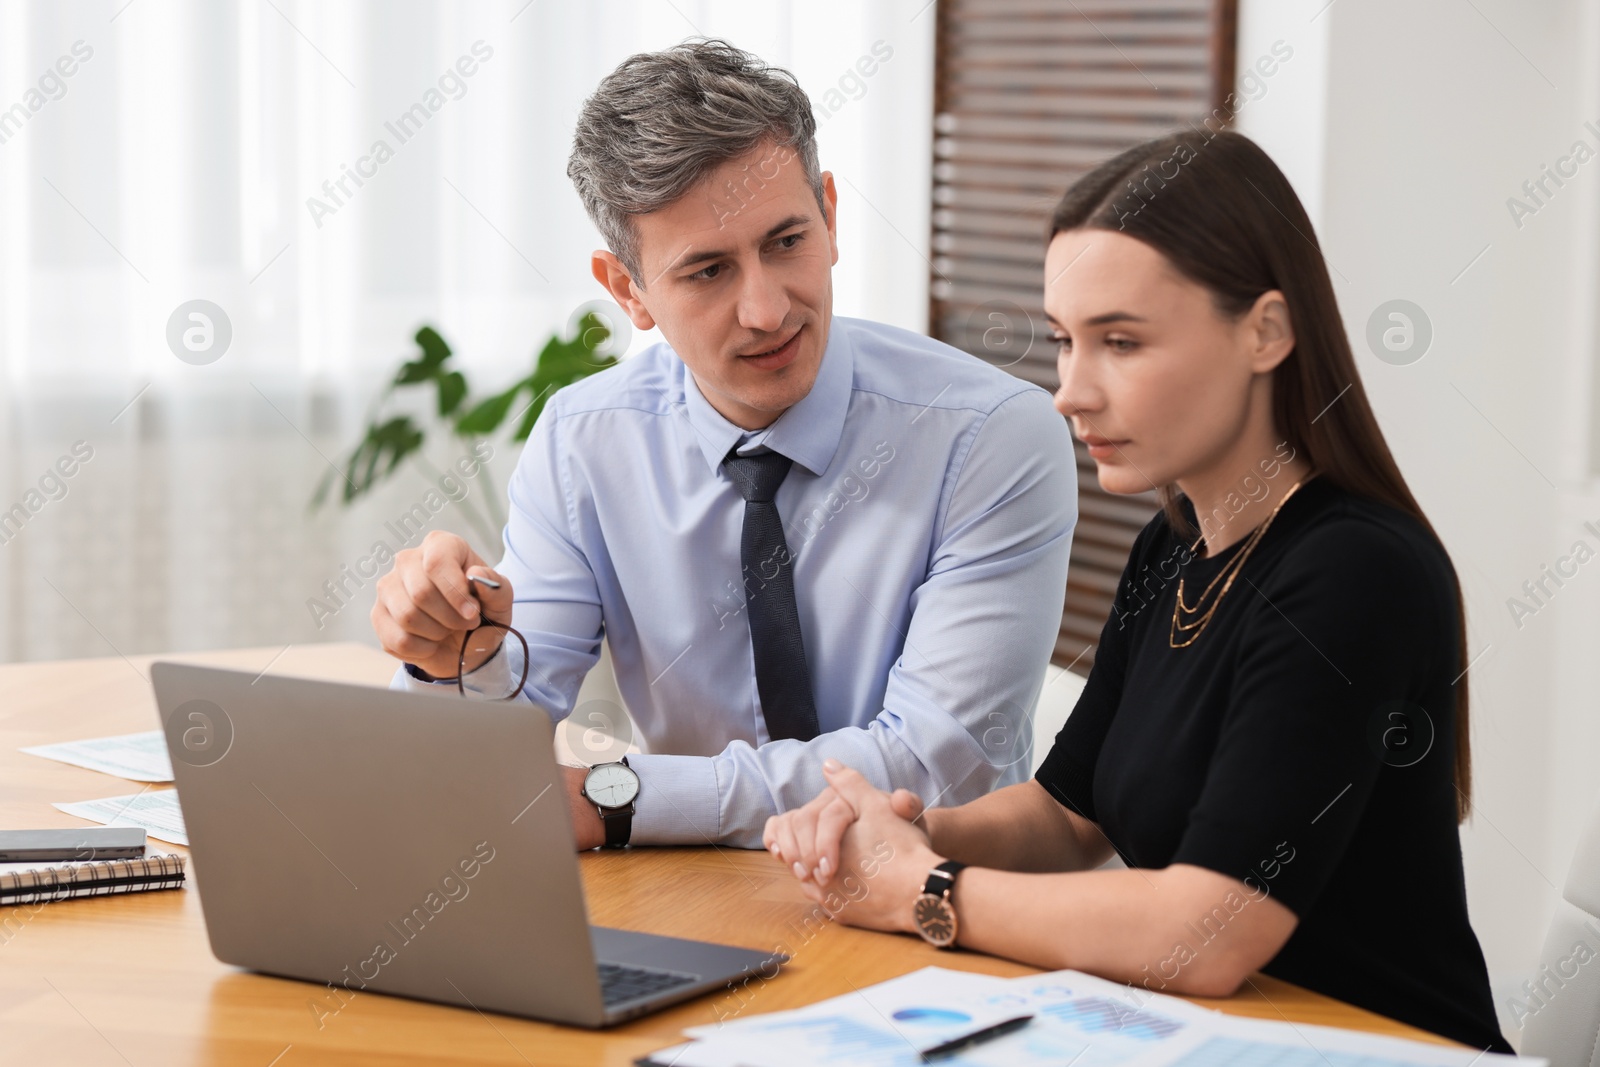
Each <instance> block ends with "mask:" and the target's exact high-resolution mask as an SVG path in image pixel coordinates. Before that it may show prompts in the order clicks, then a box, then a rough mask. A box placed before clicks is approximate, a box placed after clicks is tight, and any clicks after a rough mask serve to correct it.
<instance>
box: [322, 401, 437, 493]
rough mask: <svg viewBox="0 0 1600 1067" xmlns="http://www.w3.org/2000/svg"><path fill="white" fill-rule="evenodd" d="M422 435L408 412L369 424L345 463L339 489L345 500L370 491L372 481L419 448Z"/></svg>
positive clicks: (388, 471)
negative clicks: (378, 422) (341, 488)
mask: <svg viewBox="0 0 1600 1067" xmlns="http://www.w3.org/2000/svg"><path fill="white" fill-rule="evenodd" d="M423 439H424V434H423V432H422V430H421V429H419V428H418V427H417V425H416V424H415V423H414V422H412V421H411V418H410V416H407V415H398V416H396V417H394V418H392V419H390V420H389V421H388V422H385V423H381V424H378V425H373V426H368V427H367V433H366V436H365V437H363V438H362V440H361V443H360V444H359V445H357V446H356V449H355V451H354V452H352V453H351V454H350V460H349V462H348V463H347V464H346V473H345V479H344V490H343V493H342V495H343V497H344V501H345V503H347V504H348V503H349V502H350V501H352V500H354V499H356V497H359V496H363V495H365V494H366V493H368V492H370V491H371V490H372V487H373V485H374V484H376V483H377V482H379V481H381V480H382V479H384V478H386V477H388V476H389V474H390V473H391V472H393V471H394V469H395V468H396V467H397V466H399V465H400V461H401V460H403V459H405V458H406V457H407V456H409V455H410V454H411V453H413V452H415V451H417V449H419V448H421V447H422V442H423Z"/></svg>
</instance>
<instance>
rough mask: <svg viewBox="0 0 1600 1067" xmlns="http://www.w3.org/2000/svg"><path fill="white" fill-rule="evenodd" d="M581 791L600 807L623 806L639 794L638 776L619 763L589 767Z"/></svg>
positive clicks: (631, 801)
mask: <svg viewBox="0 0 1600 1067" xmlns="http://www.w3.org/2000/svg"><path fill="white" fill-rule="evenodd" d="M583 792H584V795H586V796H587V797H588V798H589V799H590V800H592V801H594V802H595V803H596V804H598V805H600V806H601V807H602V808H625V807H627V806H628V805H629V804H632V803H633V798H634V797H637V796H638V795H639V776H638V775H637V774H634V773H633V771H631V770H630V769H628V768H627V767H624V766H623V765H622V764H620V763H602V764H600V766H598V767H593V768H590V770H589V773H588V775H586V776H585V777H584V779H583Z"/></svg>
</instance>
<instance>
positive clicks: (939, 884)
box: [922, 860, 967, 897]
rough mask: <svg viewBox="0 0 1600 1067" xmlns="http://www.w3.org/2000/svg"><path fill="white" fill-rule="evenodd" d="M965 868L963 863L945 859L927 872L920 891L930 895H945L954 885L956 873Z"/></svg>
mask: <svg viewBox="0 0 1600 1067" xmlns="http://www.w3.org/2000/svg"><path fill="white" fill-rule="evenodd" d="M966 869H967V865H966V864H965V863H957V862H956V861H955V860H945V861H944V862H943V863H941V864H939V866H937V867H935V868H934V869H933V870H931V871H929V872H928V879H927V881H925V882H923V883H922V891H923V892H924V893H927V894H929V895H931V896H936V897H945V896H948V895H949V893H950V891H951V890H952V889H954V888H955V887H956V875H958V874H960V873H961V872H962V871H964V870H966Z"/></svg>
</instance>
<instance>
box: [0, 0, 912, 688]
mask: <svg viewBox="0 0 1600 1067" xmlns="http://www.w3.org/2000/svg"><path fill="white" fill-rule="evenodd" d="M933 30H934V11H933V9H932V8H931V7H930V6H929V5H928V4H927V0H874V2H873V3H870V4H862V3H858V2H857V0H806V2H804V3H800V2H795V0H770V2H765V3H760V4H751V3H748V2H746V0H671V2H668V0H592V2H591V0H586V2H584V3H569V2H559V3H552V2H550V0H535V2H533V3H528V2H527V0H496V2H495V3H473V4H463V3H453V2H448V0H362V2H357V3H344V4H332V5H330V4H325V3H320V2H319V0H276V2H274V3H270V4H269V3H264V2H263V0H227V2H223V3H207V4H199V5H197V4H176V5H175V4H144V3H139V4H133V5H125V0H86V2H83V3H78V4H70V5H68V4H55V3H51V2H49V0H19V2H12V0H6V2H4V3H0V109H5V108H7V107H9V106H10V105H11V104H12V103H14V102H16V101H18V100H20V99H23V98H24V94H25V93H27V92H28V91H29V89H30V88H31V87H32V86H34V85H35V83H36V82H37V80H38V78H39V77H40V72H41V71H45V70H48V69H50V68H51V67H52V65H53V64H55V63H56V61H57V58H58V56H60V55H61V54H63V53H64V52H66V51H67V50H68V49H69V48H70V47H71V46H72V44H73V42H74V41H79V40H81V41H82V42H84V44H85V46H86V47H88V48H91V49H92V50H93V58H92V60H91V61H88V62H85V63H83V64H81V66H80V69H79V70H78V71H77V73H76V74H75V75H74V76H73V77H72V78H71V79H70V80H69V81H68V82H67V83H66V85H67V88H66V90H65V92H64V94H63V95H61V96H60V98H59V99H57V100H52V101H51V102H49V103H48V104H47V105H46V106H44V107H43V108H42V109H41V110H39V111H38V112H37V113H36V114H34V115H33V117H31V118H30V119H28V120H27V122H26V124H25V126H23V127H22V128H21V130H20V132H17V133H16V134H15V135H14V136H10V137H7V138H6V139H5V141H4V143H3V144H0V511H4V510H6V509H8V508H9V507H10V506H11V505H12V504H13V503H15V502H17V501H18V500H20V499H23V497H24V494H26V493H27V492H28V491H29V490H30V489H33V488H34V487H35V486H36V485H37V483H38V480H39V479H40V477H41V473H42V472H44V471H46V470H48V469H49V468H50V466H51V465H52V464H53V463H55V462H56V461H57V459H58V458H59V457H61V456H62V455H64V454H66V453H67V452H68V450H69V448H70V446H71V445H72V443H73V442H74V441H76V440H79V439H82V440H83V441H84V442H85V443H86V444H87V445H88V446H89V447H92V448H93V450H94V458H93V461H92V462H91V463H89V464H88V465H86V466H84V467H83V468H82V470H81V472H80V473H79V474H77V475H76V476H75V477H74V479H73V480H72V482H71V483H70V491H68V492H66V494H65V495H64V496H62V497H61V498H60V499H59V500H54V501H52V502H50V503H49V505H48V506H47V507H44V508H43V509H42V510H38V511H37V512H36V513H35V514H34V516H33V517H32V518H31V519H29V520H28V523H27V529H26V530H24V531H22V533H21V535H20V536H18V537H16V538H0V540H4V541H5V543H3V544H0V659H49V658H59V657H77V656H95V655H115V654H117V653H123V654H132V653H135V652H154V651H162V650H174V651H185V650H192V649H198V648H215V647H230V646H240V645H266V644H277V645H281V644H283V643H286V642H291V641H292V642H296V643H298V642H303V641H319V640H330V639H339V638H357V639H370V627H369V625H368V623H367V620H366V616H367V610H368V607H369V606H370V603H371V586H370V583H369V584H367V585H365V586H364V587H362V588H361V589H359V590H356V591H355V592H354V593H353V594H352V595H351V596H350V599H349V600H348V601H347V602H344V603H339V602H338V601H337V600H333V599H331V598H328V597H327V596H326V594H325V593H324V588H325V587H324V583H325V582H328V581H338V580H339V579H340V575H341V573H342V569H343V568H344V567H345V566H347V565H349V566H354V565H357V564H358V561H359V560H360V559H361V558H363V557H366V556H369V555H370V553H371V550H372V546H373V545H374V544H375V542H376V541H377V540H379V539H384V540H386V541H388V542H390V544H391V547H398V546H399V543H400V541H399V538H398V537H395V536H393V535H391V534H389V533H388V532H387V526H386V520H389V519H391V518H392V517H396V516H398V515H400V514H402V513H404V512H405V511H406V510H408V509H409V508H410V507H411V506H413V505H414V504H416V503H417V502H418V501H419V500H421V499H423V497H424V495H425V494H426V492H427V491H428V489H429V487H430V479H428V478H425V477H424V476H423V475H422V474H421V473H420V472H417V471H413V470H410V469H403V470H402V471H401V473H400V474H399V475H398V476H397V477H396V478H395V479H394V480H393V481H392V482H390V483H389V484H387V485H385V486H384V487H383V488H382V489H381V490H380V491H379V492H377V493H375V494H374V495H373V496H372V497H371V498H370V499H369V500H367V501H365V502H362V503H360V504H358V505H357V506H355V507H352V508H349V509H342V508H337V507H335V508H328V509H324V510H322V511H320V512H318V513H316V514H314V515H311V514H308V513H307V510H306V501H307V500H308V498H309V497H310V495H311V492H312V489H313V487H314V486H315V485H316V484H317V482H318V480H319V479H320V478H321V477H323V476H324V475H325V474H327V473H328V469H329V466H330V464H332V463H333V462H334V461H336V460H343V459H344V457H345V456H347V455H348V452H349V450H350V448H352V447H353V445H354V443H355V441H356V440H358V439H359V432H360V426H361V425H362V423H363V422H364V421H365V417H366V415H367V414H368V413H367V411H366V407H367V405H368V403H369V401H370V400H371V398H372V397H373V396H374V395H375V394H376V393H377V392H378V391H379V389H380V388H381V387H382V385H383V383H384V382H385V381H387V380H388V379H389V377H390V376H392V374H393V373H394V369H395V367H396V366H397V364H398V362H399V360H400V359H401V358H403V357H405V356H406V355H407V354H409V353H411V352H413V351H414V345H413V343H412V341H411V336H412V334H413V333H414V331H415V330H416V329H417V327H418V326H419V325H420V324H422V323H424V322H427V323H432V324H434V325H436V326H437V327H438V328H439V330H440V332H441V333H442V334H443V335H444V336H445V338H446V339H447V340H448V341H449V342H450V343H451V344H452V345H453V346H454V348H455V350H456V352H457V355H458V358H459V360H460V361H461V362H462V364H464V369H465V370H466V371H467V372H468V373H469V376H470V378H471V380H472V383H473V386H474V388H475V390H476V393H477V395H478V396H480V397H481V396H482V395H484V394H486V393H488V392H490V391H493V390H497V389H499V388H502V387H503V386H504V385H505V384H508V383H509V382H511V381H513V380H515V379H516V378H518V377H520V376H522V375H523V374H525V373H527V370H528V368H529V364H530V361H531V357H532V354H533V353H534V352H535V351H536V350H537V348H538V346H539V345H541V344H542V343H543V341H544V339H545V338H546V337H547V336H548V335H549V334H550V333H551V332H552V331H555V330H558V329H563V328H565V327H566V325H567V323H568V320H569V318H570V317H571V316H572V315H573V313H574V309H576V308H579V307H580V306H581V305H583V304H585V303H586V302H588V301H590V300H594V299H596V298H599V297H601V296H602V295H603V294H602V291H601V289H600V287H599V285H598V284H597V283H596V282H595V281H594V279H593V278H592V277H591V276H590V273H589V255H590V252H591V251H592V250H593V249H594V248H596V247H599V246H600V244H601V242H600V238H599V236H598V234H597V233H596V232H595V230H594V227H593V226H592V225H591V224H590V223H589V220H588V218H587V217H586V216H585V215H584V212H583V209H582V206H581V204H580V203H579V201H578V198H577V195H576V193H575V192H574V191H573V189H572V186H571V183H570V182H569V181H568V180H567V177H566V160H567V155H568V153H569V151H570V147H571V138H572V128H573V124H574V122H575V120H576V117H577V114H578V110H579V108H580V107H581V106H582V103H583V100H584V99H585V98H586V97H587V96H588V95H589V94H590V93H591V92H593V90H594V87H595V85H596V83H597V82H598V81H599V80H600V79H601V78H602V77H603V76H604V75H606V74H607V73H609V72H610V71H611V70H612V69H614V68H615V67H616V65H617V64H618V63H619V62H620V61H621V60H622V59H624V58H625V57H627V56H628V55H629V54H631V53H633V52H637V51H645V50H652V49H658V48H664V47H668V46H670V45H672V44H675V43H677V42H678V41H681V40H683V39H684V38H686V37H690V36H694V35H697V34H708V35H716V36H725V37H727V38H729V39H730V40H732V41H733V42H734V43H735V44H738V45H740V46H741V47H744V48H747V49H750V50H752V51H755V52H757V53H758V54H760V55H761V56H763V57H764V58H765V59H767V60H769V61H770V62H773V63H775V64H778V65H780V66H786V67H789V68H790V69H792V70H793V72H794V73H795V75H796V77H797V78H798V80H799V81H800V83H801V85H802V86H803V87H804V88H805V89H806V90H807V91H808V92H809V93H810V95H811V96H812V98H813V101H814V103H815V104H816V110H817V112H818V115H819V123H820V128H819V133H818V141H819V147H820V151H821V157H822V162H823V165H824V166H825V167H827V168H830V169H831V170H833V171H834V173H835V175H836V178H837V184H838V188H839V196H840V201H839V215H840V226H839V233H840V253H841V259H840V262H839V265H838V267H837V269H836V271H835V274H834V287H835V310H836V311H837V312H839V313H840V314H844V315H859V316H864V317H868V318H873V319H878V320H880V321H886V322H891V323H895V324H897V325H902V326H906V327H909V328H912V329H923V328H924V327H925V325H926V319H927V289H926V281H927V276H928V272H929V267H928V264H927V260H926V256H927V251H928V250H927V242H928V209H929V189H930V187H931V179H930V165H931V144H930V137H931V115H932V37H933ZM479 41H481V42H482V43H483V44H484V45H485V46H486V47H488V48H492V50H493V55H492V59H489V60H484V61H482V62H481V63H480V64H479V66H478V70H477V72H476V73H475V74H474V75H472V76H471V78H470V80H469V81H467V82H466V83H465V84H466V89H465V91H464V92H462V93H461V94H460V95H459V97H458V98H454V99H451V100H450V101H449V102H448V103H446V104H445V105H444V107H443V109H442V110H440V111H439V113H438V115H437V117H435V118H433V119H430V120H429V121H428V124H427V126H426V128H425V129H423V130H422V131H421V132H420V133H418V134H417V135H416V136H415V137H412V138H409V139H407V140H406V141H405V142H404V143H401V142H398V141H395V139H394V137H393V135H392V134H389V133H386V127H385V125H384V122H385V120H392V119H394V118H395V117H397V116H398V115H399V114H401V113H402V112H404V111H405V110H406V109H407V107H408V106H410V105H412V104H414V103H416V102H417V101H418V99H419V97H420V96H421V94H423V93H424V92H425V91H427V90H429V89H431V88H432V87H433V86H434V85H435V83H436V79H438V78H439V77H440V73H441V71H444V70H446V69H448V68H450V67H452V66H453V65H454V64H455V63H456V62H457V61H458V60H459V59H460V57H461V56H463V55H464V54H466V53H467V52H468V50H469V49H470V48H471V47H472V46H473V44H474V43H475V42H479ZM875 49H876V52H875V51H874V50H875ZM884 53H888V58H887V59H886V60H885V59H884V58H882V57H883V55H884ZM863 57H866V58H867V60H868V61H867V62H865V63H863V62H862V61H863ZM864 70H865V71H867V73H863V71H864ZM380 137H382V138H386V139H387V140H388V141H390V142H393V143H392V144H391V148H392V149H394V156H393V158H392V160H391V161H390V162H387V163H384V164H383V165H382V168H381V170H379V171H378V173H377V175H376V176H371V175H369V177H368V180H367V181H366V182H365V183H364V184H363V185H362V186H361V187H360V189H359V190H358V191H357V192H356V193H355V194H354V195H349V190H348V188H347V189H346V194H347V196H349V199H348V200H347V201H343V202H340V203H339V206H338V210H337V211H336V212H335V213H334V214H333V215H331V216H326V215H313V214H312V212H311V210H310V208H309V207H308V200H309V199H310V198H311V197H313V196H318V197H321V196H324V195H325V194H324V193H323V190H322V185H323V182H324V181H325V180H328V179H330V178H337V177H339V175H340V173H341V169H342V168H343V167H346V166H358V165H359V160H360V157H361V156H362V155H363V154H364V153H368V152H370V151H371V149H370V146H371V145H373V143H374V140H375V139H377V138H380ZM194 297H204V298H207V299H210V300H212V301H215V302H217V303H218V304H220V305H221V306H223V307H224V309H225V311H226V314H227V315H228V316H229V317H230V319H231V321H232V326H233V343H232V346H231V347H230V348H229V349H228V351H227V352H226V353H225V354H224V356H223V357H222V358H221V359H219V360H218V361H216V362H214V363H211V364H208V365H205V366H192V365H189V364H188V363H185V362H180V361H179V360H178V359H177V358H175V356H174V354H173V353H172V352H171V351H169V349H168V346H167V343H166V340H165V338H164V330H165V324H166V321H167V318H168V316H169V315H170V314H171V313H172V311H173V309H174V307H175V306H176V305H178V304H179V303H180V302H182V301H186V300H188V299H191V298H194ZM653 333H654V331H652V335H653ZM652 335H636V336H635V337H634V338H633V339H632V350H633V351H637V350H638V349H639V348H641V347H643V346H644V345H645V344H647V343H649V342H650V341H652V340H655V339H656V338H655V337H654V336H652ZM135 398H136V399H135ZM445 436H446V435H443V434H438V433H436V434H434V435H433V437H432V438H431V447H430V451H431V456H430V458H431V460H432V461H433V463H434V464H435V465H436V466H438V467H441V468H448V466H449V464H450V462H451V460H453V459H454V458H455V450H454V449H453V448H452V447H448V445H449V442H447V441H443V440H441V438H443V437H445ZM495 444H496V459H495V466H494V474H493V476H492V477H490V478H485V479H484V480H482V481H480V482H478V483H475V484H474V485H473V486H472V487H471V488H472V492H473V494H474V495H473V496H472V497H471V498H470V499H469V500H468V501H466V502H465V503H458V504H451V505H449V506H446V507H445V508H443V509H442V510H441V511H439V512H438V514H437V515H435V516H434V518H433V520H432V526H433V527H435V528H445V529H451V530H454V531H456V532H459V533H463V534H466V535H468V536H469V537H472V538H474V540H475V541H476V543H477V544H478V545H479V547H480V549H481V550H483V551H484V552H485V553H487V554H490V555H491V556H492V555H494V554H495V553H496V552H497V551H498V544H497V541H496V539H495V538H493V537H492V536H484V535H480V534H476V533H475V532H474V526H473V525H472V524H471V523H469V522H468V521H467V518H466V509H468V508H472V507H482V506H483V504H484V499H485V497H487V496H490V495H494V494H503V489H501V488H500V487H501V486H503V485H504V481H505V477H506V476H507V474H508V473H509V470H510V467H511V465H512V464H513V463H514V462H515V459H516V454H517V448H516V447H515V446H514V445H512V444H510V443H509V442H506V441H504V440H503V439H502V440H499V441H496V442H495ZM491 482H492V483H493V485H494V489H493V493H492V494H491V493H490V492H489V483H491ZM419 536H420V535H419ZM346 591H347V592H349V590H348V588H347V590H346ZM314 599H320V600H322V601H323V602H324V603H334V604H337V605H338V608H339V610H338V613H337V615H336V616H335V617H333V618H331V619H328V618H325V617H318V616H314V614H313V610H314V608H313V604H312V601H313V600H314Z"/></svg>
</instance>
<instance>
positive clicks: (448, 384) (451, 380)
mask: <svg viewBox="0 0 1600 1067" xmlns="http://www.w3.org/2000/svg"><path fill="white" fill-rule="evenodd" d="M438 383H439V417H440V418H441V419H442V418H445V417H447V416H449V415H452V414H454V413H455V410H456V408H458V407H460V406H461V402H462V401H463V400H465V399H466V398H467V379H466V377H465V376H464V375H463V374H462V373H461V372H460V371H458V370H453V371H446V372H445V373H444V374H441V375H439V379H438Z"/></svg>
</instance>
